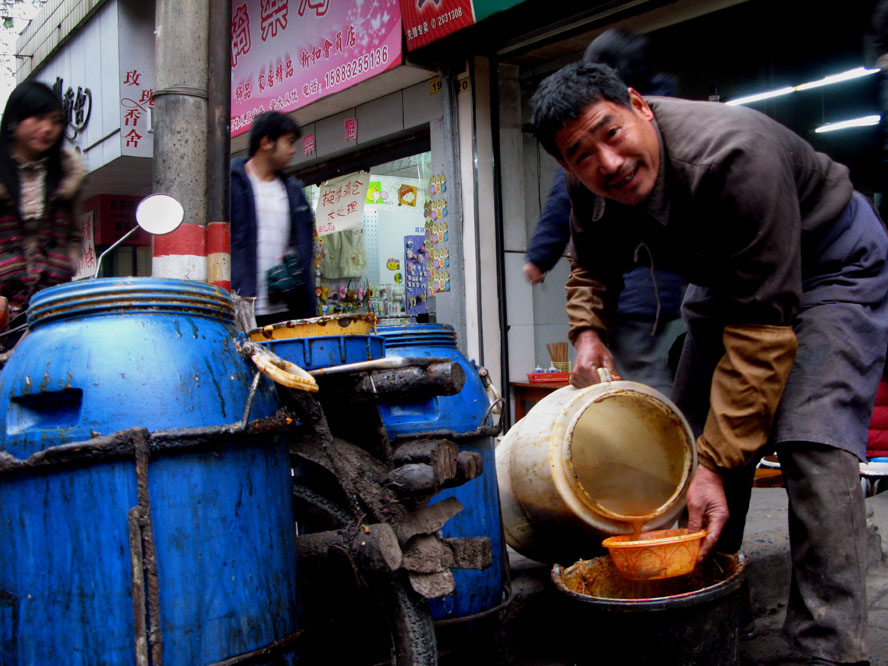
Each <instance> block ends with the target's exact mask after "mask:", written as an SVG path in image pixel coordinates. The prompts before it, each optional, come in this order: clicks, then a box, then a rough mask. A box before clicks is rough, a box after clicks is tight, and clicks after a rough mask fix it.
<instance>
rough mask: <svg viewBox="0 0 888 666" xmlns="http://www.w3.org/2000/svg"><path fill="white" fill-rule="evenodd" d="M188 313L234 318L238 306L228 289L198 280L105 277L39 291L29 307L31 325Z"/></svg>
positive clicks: (29, 323) (225, 319) (216, 317)
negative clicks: (121, 314)
mask: <svg viewBox="0 0 888 666" xmlns="http://www.w3.org/2000/svg"><path fill="white" fill-rule="evenodd" d="M134 311H143V312H153V313H171V312H173V313H180V314H181V313H188V314H193V315H198V316H203V317H211V318H214V319H221V320H224V321H233V320H234V305H233V302H232V300H231V296H230V295H229V294H228V292H226V291H225V290H224V289H221V288H219V287H217V286H215V285H212V284H209V283H207V282H200V281H197V280H178V279H174V278H147V277H145V278H139V277H128V278H101V279H95V280H79V281H77V282H68V283H65V284H60V285H57V286H55V287H49V288H47V289H44V290H42V291H39V292H37V293H36V294H34V296H33V297H32V298H31V303H30V305H29V307H28V325H29V326H30V327H31V328H33V327H35V326H38V325H40V324H43V323H45V322H49V321H53V320H57V319H65V318H69V317H84V316H89V315H94V314H95V315H98V314H107V313H109V312H134Z"/></svg>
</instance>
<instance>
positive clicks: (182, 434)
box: [0, 409, 295, 476]
mask: <svg viewBox="0 0 888 666" xmlns="http://www.w3.org/2000/svg"><path fill="white" fill-rule="evenodd" d="M294 423H295V419H294V416H293V415H292V414H291V413H290V412H288V411H287V410H283V409H281V410H278V412H277V413H276V414H275V415H274V416H270V417H267V418H263V419H256V420H254V421H250V422H248V423H243V422H237V423H234V424H229V425H221V426H207V427H203V428H182V429H175V430H156V431H154V432H153V433H150V434H149V433H148V430H147V429H146V428H142V427H139V428H130V429H128V430H121V431H119V432H116V433H113V434H111V435H105V436H103V437H95V438H93V439H88V440H84V441H80V442H70V443H67V444H59V445H57V446H51V447H49V448H46V449H43V450H42V451H37V452H36V453H33V454H31V455H30V456H28V458H27V459H25V460H22V459H20V458H16V457H15V456H12V455H10V454H8V453H6V452H3V451H0V476H2V475H3V474H4V473H12V472H20V471H24V470H28V469H34V468H47V467H66V466H76V465H83V464H88V463H92V462H96V461H99V460H109V459H114V458H133V457H135V456H136V449H137V444H136V440H137V439H138V437H139V433H144V434H145V442H144V446H145V451H146V453H147V455H148V456H149V457H154V456H156V455H158V454H160V453H163V452H165V451H177V450H187V449H209V448H218V447H220V446H224V445H225V442H226V440H227V439H228V438H229V437H231V436H233V435H237V436H239V437H249V438H256V439H257V440H258V441H262V440H264V439H267V437H268V436H269V435H276V434H283V433H286V432H288V431H289V430H290V429H291V428H292V427H293V424H294Z"/></svg>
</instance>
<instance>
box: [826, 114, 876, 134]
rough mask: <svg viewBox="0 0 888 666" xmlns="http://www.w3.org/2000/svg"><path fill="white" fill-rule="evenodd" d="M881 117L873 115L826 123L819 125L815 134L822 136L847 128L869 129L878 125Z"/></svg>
mask: <svg viewBox="0 0 888 666" xmlns="http://www.w3.org/2000/svg"><path fill="white" fill-rule="evenodd" d="M881 119H882V116H880V115H878V114H875V115H872V116H864V117H863V118H852V119H851V120H843V121H841V122H838V123H828V124H826V125H821V126H820V127H818V128H817V129H816V130H814V131H815V132H817V133H818V134H822V133H823V132H835V131H836V130H843V129H848V128H849V127H871V126H873V125H878V124H879V121H880V120H881Z"/></svg>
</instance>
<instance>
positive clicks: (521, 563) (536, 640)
mask: <svg viewBox="0 0 888 666" xmlns="http://www.w3.org/2000/svg"><path fill="white" fill-rule="evenodd" d="M866 503H867V509H868V520H867V523H868V528H869V553H868V555H869V557H868V559H869V564H870V566H869V572H868V574H867V591H868V594H869V604H870V613H869V634H870V655H871V666H888V492H886V493H881V494H879V495H876V496H875V497H870V498H868V499H867V500H866ZM786 511H787V500H786V494H785V492H784V490H783V489H782V488H756V489H754V490H753V494H752V501H751V503H750V511H749V517H748V520H747V525H746V533H745V536H744V540H743V552H744V553H746V555H747V557H748V561H749V565H748V570H747V571H748V578H749V584H750V599H751V603H752V611H753V616H754V618H755V635H754V636H752V637H750V638H746V639H744V640H741V641H740V644H739V653H740V664H741V666H777V665H778V664H779V665H780V666H799V665H801V664H804V663H805V662H804V659H803V657H802V656H801V655H799V654H797V653H795V652H794V651H793V650H792V649H790V647H789V646H788V645H787V643H786V642H785V641H784V640H783V639H782V638H781V636H780V629H781V627H782V624H783V618H784V615H785V601H786V598H787V596H788V590H789V540H788V537H787V524H786ZM510 563H511V572H512V590H513V596H512V602H511V604H510V605H509V607H508V608H507V609H506V610H505V612H503V613H501V614H500V615H499V616H497V617H494V618H490V619H488V620H486V621H482V622H479V623H477V624H476V625H475V626H473V627H471V629H470V631H469V633H466V630H465V629H462V630H460V631H458V632H453V633H448V632H441V631H440V630H439V644H440V645H439V647H440V649H441V659H440V663H441V665H442V666H469V665H471V664H476V663H477V664H482V663H483V664H491V665H493V664H497V665H502V666H570V665H572V664H574V663H575V659H574V658H573V657H572V656H571V654H572V653H571V652H570V650H569V649H567V648H566V647H565V645H566V643H568V642H569V641H568V640H566V639H568V638H570V637H567V636H565V632H566V631H567V629H566V627H568V626H569V620H568V618H567V617H566V616H565V613H567V612H569V609H568V608H567V607H566V606H565V604H564V600H563V598H561V595H559V594H558V593H557V591H556V590H555V589H554V586H553V585H552V583H551V581H550V579H549V575H550V569H551V567H549V566H547V565H544V564H541V563H539V562H534V561H532V560H528V559H527V558H524V557H522V556H521V555H519V554H518V553H516V552H514V551H511V549H510ZM599 634H600V632H599V633H596V627H595V626H589V627H588V641H589V645H590V650H591V651H593V652H594V651H595V649H596V648H595V646H596V645H598V644H600V642H601V641H606V640H608V636H606V635H599ZM623 663H625V664H627V665H628V666H631V665H632V659H631V658H629V659H626V660H624V661H623Z"/></svg>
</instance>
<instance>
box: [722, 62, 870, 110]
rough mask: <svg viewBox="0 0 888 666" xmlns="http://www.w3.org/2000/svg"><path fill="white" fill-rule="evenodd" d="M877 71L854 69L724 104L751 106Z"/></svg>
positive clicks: (739, 98) (861, 68) (865, 68)
mask: <svg viewBox="0 0 888 666" xmlns="http://www.w3.org/2000/svg"><path fill="white" fill-rule="evenodd" d="M878 71H879V69H878V68H877V67H873V68H867V67H855V68H854V69H849V70H848V71H847V72H841V73H839V74H830V75H829V76H825V77H823V78H822V79H818V80H817V81H809V82H808V83H802V84H799V85H797V86H786V87H785V88H778V89H777V90H771V91H770V92H763V93H758V94H757V95H747V96H746V97H738V98H737V99H732V100H730V101H729V102H725V104H727V105H728V106H737V105H738V104H751V103H752V102H759V101H761V100H763V99H770V98H771V97H780V96H782V95H788V94H789V93H792V92H796V91H800V90H811V89H812V88H821V87H823V86H829V85H832V84H833V83H841V82H843V81H851V80H852V79H859V78H860V77H862V76H869V75H870V74H875V73H876V72H878Z"/></svg>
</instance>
